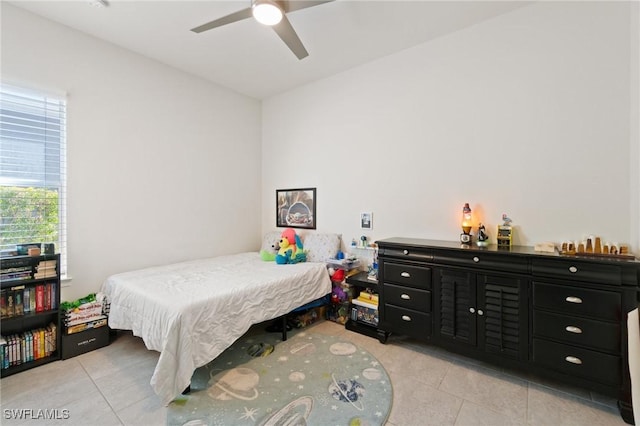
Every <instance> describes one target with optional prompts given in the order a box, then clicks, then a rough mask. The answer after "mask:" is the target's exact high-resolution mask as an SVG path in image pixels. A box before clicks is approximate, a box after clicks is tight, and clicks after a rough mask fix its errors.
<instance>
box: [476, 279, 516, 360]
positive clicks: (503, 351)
mask: <svg viewBox="0 0 640 426" xmlns="http://www.w3.org/2000/svg"><path fill="white" fill-rule="evenodd" d="M476 280H477V284H478V288H477V290H478V308H477V312H478V322H477V327H478V346H479V349H481V350H484V351H485V352H489V353H493V354H499V355H502V356H506V357H509V358H514V359H520V360H526V359H527V345H528V327H527V280H526V279H525V278H521V277H517V276H495V275H482V274H478V275H477V277H476Z"/></svg>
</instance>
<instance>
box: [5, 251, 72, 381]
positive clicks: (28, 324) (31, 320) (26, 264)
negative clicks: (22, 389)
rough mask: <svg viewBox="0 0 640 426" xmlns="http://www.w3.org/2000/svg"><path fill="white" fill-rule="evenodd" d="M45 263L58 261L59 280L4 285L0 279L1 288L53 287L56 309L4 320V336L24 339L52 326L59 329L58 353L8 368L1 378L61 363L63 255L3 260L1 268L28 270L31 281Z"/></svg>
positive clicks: (36, 279)
mask: <svg viewBox="0 0 640 426" xmlns="http://www.w3.org/2000/svg"><path fill="white" fill-rule="evenodd" d="M41 261H55V276H51V277H46V278H30V279H20V280H8V281H3V280H2V279H0V288H1V289H2V290H3V292H4V291H8V290H10V289H12V288H20V290H21V289H22V287H24V288H25V289H26V288H35V287H36V286H37V285H40V284H52V285H53V288H52V289H51V290H52V291H51V295H52V296H53V299H52V300H51V306H53V307H54V309H48V310H44V311H40V312H27V313H23V314H21V315H11V316H6V317H3V318H2V330H1V331H2V336H3V337H4V338H5V340H7V341H8V340H9V339H7V337H8V336H11V335H22V334H23V333H25V332H27V331H30V330H36V329H39V328H46V327H48V326H49V325H50V324H51V323H53V324H54V325H55V327H56V336H55V348H56V349H55V351H53V352H51V354H49V355H48V356H45V357H42V358H39V359H35V360H32V361H27V362H23V363H21V364H17V365H12V366H10V367H8V368H0V377H7V376H11V375H13V374H16V373H20V372H22V371H25V370H29V369H31V368H34V367H38V366H41V365H43V364H47V363H50V362H53V361H57V360H59V359H60V357H61V346H62V345H61V343H62V327H61V316H60V255H59V254H55V255H50V254H49V255H41V256H15V257H10V258H3V259H2V261H1V267H2V270H3V271H6V270H8V269H10V268H25V269H26V268H28V269H27V270H28V271H30V273H31V277H34V275H35V274H36V272H37V268H38V265H39V264H40V262H41Z"/></svg>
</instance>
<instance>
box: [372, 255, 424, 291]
mask: <svg viewBox="0 0 640 426" xmlns="http://www.w3.org/2000/svg"><path fill="white" fill-rule="evenodd" d="M382 274H383V275H382V280H383V282H384V283H388V282H391V283H396V284H402V285H407V286H410V287H416V288H422V289H425V290H430V289H431V268H426V267H423V266H415V265H407V264H403V263H395V262H384V264H383V272H382Z"/></svg>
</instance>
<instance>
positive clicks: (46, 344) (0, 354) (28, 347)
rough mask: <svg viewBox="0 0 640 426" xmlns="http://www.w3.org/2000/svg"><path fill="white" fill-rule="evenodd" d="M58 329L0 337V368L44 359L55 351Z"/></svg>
mask: <svg viewBox="0 0 640 426" xmlns="http://www.w3.org/2000/svg"><path fill="white" fill-rule="evenodd" d="M57 341H58V327H57V326H56V325H55V324H54V323H51V324H49V326H48V327H46V328H38V329H35V330H29V331H25V332H24V333H20V334H11V335H7V336H2V337H0V366H1V367H2V369H7V368H10V367H14V366H17V365H20V364H24V363H26V362H31V361H35V360H38V359H40V358H45V357H48V356H50V355H51V354H52V353H54V352H55V351H56V349H57V344H56V342H57Z"/></svg>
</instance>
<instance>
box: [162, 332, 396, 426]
mask: <svg viewBox="0 0 640 426" xmlns="http://www.w3.org/2000/svg"><path fill="white" fill-rule="evenodd" d="M278 336H279V334H278V333H271V334H268V333H265V334H257V335H251V336H245V337H242V338H240V339H239V340H238V341H237V342H235V343H234V344H233V345H232V346H231V347H230V348H229V349H227V350H226V351H225V352H224V353H223V354H221V355H220V356H219V357H218V358H216V359H215V360H213V361H212V362H211V363H209V364H208V365H206V366H204V367H201V368H199V369H198V370H196V372H195V373H194V376H193V379H192V381H191V393H190V394H188V395H183V396H181V397H179V398H177V399H176V400H174V401H173V402H172V403H171V404H169V406H168V410H167V424H168V425H171V426H173V425H180V426H202V425H263V426H266V425H271V426H276V425H279V426H284V425H296V426H298V425H311V426H313V425H345V426H350V425H351V426H357V425H359V426H365V425H369V426H374V425H383V424H384V423H385V422H386V420H387V417H388V416H389V412H390V411H391V402H392V400H393V395H392V388H391V381H390V379H389V376H388V374H387V372H386V371H385V369H384V368H383V367H382V365H380V363H379V362H378V361H377V360H376V359H375V358H374V357H373V356H372V355H371V354H370V353H369V352H367V351H365V350H363V349H361V348H359V347H357V346H356V345H354V344H352V343H350V342H348V341H344V340H341V339H339V338H337V337H332V336H327V335H322V334H314V333H306V332H300V333H298V334H296V335H295V336H293V337H290V338H289V339H288V340H287V341H285V342H282V341H280V340H278Z"/></svg>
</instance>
